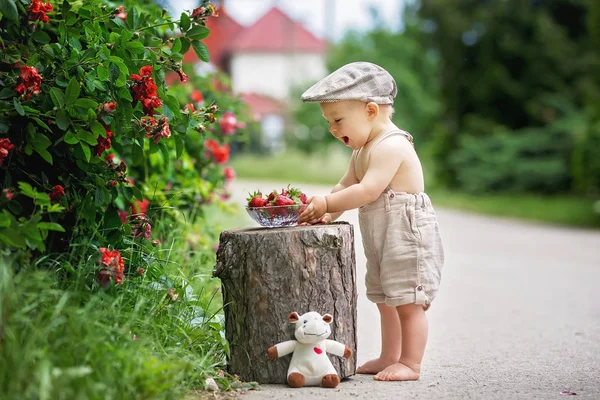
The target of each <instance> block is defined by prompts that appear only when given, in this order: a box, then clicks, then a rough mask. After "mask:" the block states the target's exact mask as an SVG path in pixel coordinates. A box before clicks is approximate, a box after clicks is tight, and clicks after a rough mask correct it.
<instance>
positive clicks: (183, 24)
mask: <svg viewBox="0 0 600 400" xmlns="http://www.w3.org/2000/svg"><path fill="white" fill-rule="evenodd" d="M190 23H191V21H190V16H189V15H187V13H181V17H180V18H179V29H181V32H185V31H187V30H188V29H190Z"/></svg>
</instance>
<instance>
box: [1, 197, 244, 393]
mask: <svg viewBox="0 0 600 400" xmlns="http://www.w3.org/2000/svg"><path fill="white" fill-rule="evenodd" d="M203 212H204V214H205V216H204V218H201V219H198V220H197V222H196V223H195V224H194V225H193V226H189V225H188V224H187V223H186V219H184V217H185V218H189V216H184V215H183V214H181V215H180V218H179V219H177V218H175V219H171V221H170V222H169V223H166V222H165V223H164V225H163V224H162V223H160V222H158V221H159V219H158V218H157V219H156V221H157V224H156V226H155V227H154V229H153V238H161V239H163V240H164V241H163V243H162V244H160V245H158V246H156V247H153V246H152V245H150V243H149V242H147V241H146V242H141V241H140V240H139V239H138V240H136V241H132V242H131V243H130V248H129V249H121V252H122V254H123V255H124V258H125V264H126V268H127V269H128V271H129V273H128V275H127V277H126V279H125V280H124V281H123V283H122V284H121V285H120V286H110V287H108V288H106V289H103V288H101V287H99V286H98V284H97V283H96V277H97V276H98V270H99V264H98V262H97V260H98V253H97V251H96V250H94V249H93V245H92V247H90V244H89V243H84V242H81V243H73V244H72V247H73V249H74V252H73V253H72V254H69V255H62V256H52V255H49V256H47V257H44V258H42V259H41V260H40V261H39V262H37V263H36V264H34V265H29V266H27V267H25V268H24V267H21V268H17V267H15V266H14V265H11V264H10V263H8V262H3V261H2V259H1V258H0V398H1V399H6V400H12V399H15V400H17V399H30V398H31V399H41V400H44V399H47V400H60V399H82V400H86V399H150V398H151V399H179V398H186V397H188V396H189V395H190V393H192V392H194V393H198V392H197V391H202V390H203V389H205V380H206V379H207V378H213V379H215V381H216V382H217V383H218V384H219V386H220V388H221V389H223V390H228V389H231V388H235V387H240V388H245V387H247V386H248V385H246V386H244V385H243V384H241V383H240V382H238V381H237V380H236V379H235V378H234V377H231V376H228V375H227V374H224V376H221V375H223V374H221V375H220V374H219V371H220V369H221V368H224V367H225V356H226V354H227V352H228V344H227V342H226V340H225V339H224V335H223V332H222V329H223V325H222V312H221V308H222V300H221V293H220V282H219V281H218V279H215V278H212V277H211V271H212V268H213V266H214V264H215V252H214V249H215V244H216V240H217V239H218V236H217V235H218V233H219V232H220V231H221V230H222V229H226V228H228V227H229V226H231V225H234V224H235V221H236V218H237V217H236V216H235V214H231V213H229V212H228V208H227V207H226V206H224V205H222V204H213V205H210V206H208V207H205V208H203ZM188 220H189V219H188ZM81 251H83V252H86V253H89V254H90V256H89V257H86V258H84V259H79V258H76V257H74V254H76V253H77V252H81ZM53 257H54V258H53ZM75 259H79V260H80V261H77V262H75V261H74V260H75ZM139 267H144V268H145V273H144V274H143V275H141V274H137V273H136V271H137V270H138V268H139ZM17 271H18V272H17ZM170 290H172V292H170ZM173 295H176V296H177V297H176V298H174V297H173ZM193 397H194V398H195V397H197V395H194V396H193Z"/></svg>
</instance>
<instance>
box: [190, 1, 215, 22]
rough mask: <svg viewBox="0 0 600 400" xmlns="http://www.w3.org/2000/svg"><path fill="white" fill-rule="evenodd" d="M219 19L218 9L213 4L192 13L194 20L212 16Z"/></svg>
mask: <svg viewBox="0 0 600 400" xmlns="http://www.w3.org/2000/svg"><path fill="white" fill-rule="evenodd" d="M211 15H212V16H214V17H218V16H219V14H218V13H217V9H216V8H215V6H213V5H212V4H209V5H208V6H206V7H198V8H195V9H194V10H193V11H192V15H191V18H192V19H205V18H207V17H210V16H211Z"/></svg>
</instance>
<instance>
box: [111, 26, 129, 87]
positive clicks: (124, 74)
mask: <svg viewBox="0 0 600 400" xmlns="http://www.w3.org/2000/svg"><path fill="white" fill-rule="evenodd" d="M117 19H120V18H117ZM108 58H109V60H110V61H111V62H113V63H114V64H115V65H116V66H117V67H118V68H119V72H120V74H119V78H118V79H117V80H116V81H115V85H117V86H119V87H121V86H125V84H126V83H127V78H128V77H129V69H127V66H126V65H125V63H123V60H122V59H120V58H119V57H115V56H110V57H108ZM109 68H111V70H110V73H111V75H112V74H113V70H112V66H111V67H109Z"/></svg>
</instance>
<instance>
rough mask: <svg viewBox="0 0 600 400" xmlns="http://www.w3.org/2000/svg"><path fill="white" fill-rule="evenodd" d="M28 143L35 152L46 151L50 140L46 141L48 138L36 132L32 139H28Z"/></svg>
mask: <svg viewBox="0 0 600 400" xmlns="http://www.w3.org/2000/svg"><path fill="white" fill-rule="evenodd" d="M29 142H30V143H31V144H32V145H33V148H34V149H36V150H37V149H42V150H43V149H47V148H48V147H50V145H51V144H52V142H51V141H50V139H48V136H46V135H44V134H43V133H37V132H36V133H35V135H34V136H33V137H31V138H29Z"/></svg>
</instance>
